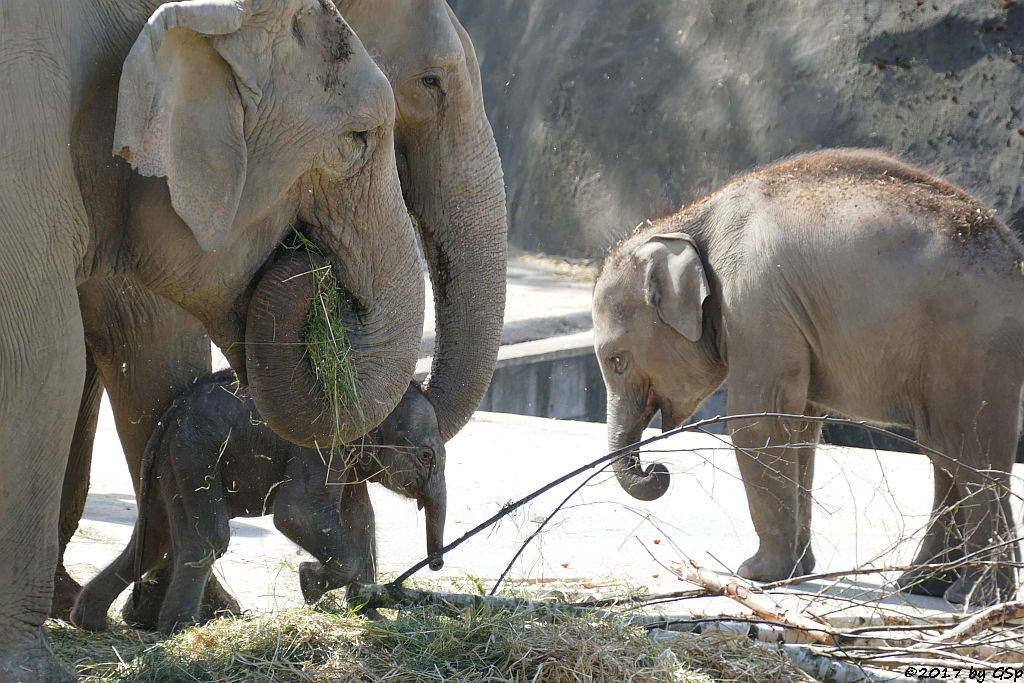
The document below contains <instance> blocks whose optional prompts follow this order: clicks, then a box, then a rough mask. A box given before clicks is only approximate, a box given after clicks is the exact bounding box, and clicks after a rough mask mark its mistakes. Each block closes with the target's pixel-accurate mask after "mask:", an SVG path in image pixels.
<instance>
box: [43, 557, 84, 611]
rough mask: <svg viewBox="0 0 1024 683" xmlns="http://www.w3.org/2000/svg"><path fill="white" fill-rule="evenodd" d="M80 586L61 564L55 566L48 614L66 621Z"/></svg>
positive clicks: (80, 588) (80, 590) (79, 591)
mask: <svg viewBox="0 0 1024 683" xmlns="http://www.w3.org/2000/svg"><path fill="white" fill-rule="evenodd" d="M81 592H82V586H81V584H79V583H78V582H77V581H75V580H74V579H73V578H71V575H70V574H68V570H67V569H65V568H64V565H63V564H60V565H58V566H57V571H56V573H54V575H53V602H52V603H50V616H51V617H53V618H55V619H64V620H65V621H67V620H68V619H69V618H70V616H71V608H72V607H74V605H75V600H77V599H78V595H79V593H81Z"/></svg>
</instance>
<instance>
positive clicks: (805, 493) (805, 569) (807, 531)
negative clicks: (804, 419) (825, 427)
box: [796, 407, 822, 574]
mask: <svg viewBox="0 0 1024 683" xmlns="http://www.w3.org/2000/svg"><path fill="white" fill-rule="evenodd" d="M805 414H807V415H817V413H816V412H814V411H812V409H811V408H810V407H808V408H807V409H806V411H805ZM821 427H822V424H821V423H820V422H808V423H807V426H806V429H805V431H804V440H803V442H802V443H801V444H800V445H799V446H798V447H797V475H798V476H797V482H798V484H799V487H800V488H799V491H798V493H797V503H798V504H799V514H798V516H797V536H796V547H797V552H798V553H799V557H800V568H799V573H800V574H810V573H811V572H812V571H814V564H815V560H814V550H813V549H812V547H811V513H812V511H813V505H814V499H813V497H812V492H813V490H814V453H815V448H816V447H817V445H818V443H819V442H820V440H821Z"/></svg>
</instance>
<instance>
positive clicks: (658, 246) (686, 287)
mask: <svg viewBox="0 0 1024 683" xmlns="http://www.w3.org/2000/svg"><path fill="white" fill-rule="evenodd" d="M637 258H639V259H640V262H641V263H642V264H643V267H644V273H645V274H644V297H645V299H646V301H647V303H648V304H649V305H651V306H653V307H654V308H655V309H657V311H658V317H659V318H661V320H662V321H663V322H664V323H666V324H667V325H670V326H671V327H672V328H673V329H674V330H676V331H677V332H678V333H679V334H681V335H683V336H684V337H686V338H687V339H689V340H690V341H698V340H699V339H700V338H701V334H702V331H703V326H704V315H703V305H704V300H705V299H706V298H707V297H708V294H709V288H708V280H707V275H706V274H705V273H704V263H703V261H701V258H700V252H699V251H698V250H697V244H696V243H695V242H694V241H693V238H691V237H690V236H689V235H687V234H686V233H682V232H674V233H666V234H662V235H655V236H654V237H651V238H650V239H649V240H648V241H647V242H646V243H644V244H643V245H642V246H641V247H640V248H639V249H637Z"/></svg>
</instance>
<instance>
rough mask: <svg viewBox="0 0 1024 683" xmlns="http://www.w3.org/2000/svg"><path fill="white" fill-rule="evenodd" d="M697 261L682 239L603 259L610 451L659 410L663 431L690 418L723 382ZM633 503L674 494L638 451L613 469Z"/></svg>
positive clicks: (649, 240) (647, 240)
mask: <svg viewBox="0 0 1024 683" xmlns="http://www.w3.org/2000/svg"><path fill="white" fill-rule="evenodd" d="M709 292H710V288H709V285H708V277H707V274H706V273H705V269H704V265H703V263H702V261H701V257H700V253H699V251H698V249H697V245H696V243H695V242H694V241H693V239H692V238H691V237H690V236H689V235H686V234H683V233H662V234H653V235H652V234H651V233H649V232H648V233H645V234H641V235H637V236H634V237H632V238H630V239H628V240H626V241H624V242H622V243H620V244H619V245H617V246H616V247H615V248H614V249H613V250H612V252H611V253H610V254H609V255H608V258H606V259H605V262H604V263H603V264H602V267H601V272H600V273H599V274H598V278H597V282H596V283H595V286H594V307H593V315H594V348H595V351H596V353H597V358H598V361H599V363H600V366H601V374H602V376H603V377H604V383H605V387H606V388H607V391H608V418H607V419H608V447H609V448H610V449H611V450H613V451H614V450H619V449H623V448H626V447H627V446H629V445H630V444H633V443H636V442H638V441H640V439H641V435H642V433H643V430H644V429H645V428H646V427H647V425H648V424H650V422H651V419H652V418H653V417H654V415H655V413H657V412H658V411H659V410H660V411H661V421H662V428H663V429H672V428H674V427H677V426H679V425H680V424H682V422H683V420H685V419H686V418H688V417H689V416H690V415H692V414H693V413H694V412H695V411H696V410H697V408H698V407H699V406H700V403H701V402H702V401H703V400H704V399H705V398H707V397H708V396H710V395H711V394H712V393H714V391H715V390H716V389H717V388H718V387H719V386H720V385H721V384H722V382H723V381H724V380H725V374H726V369H725V365H724V363H723V362H722V360H721V355H720V353H719V350H718V346H717V336H718V335H717V332H716V330H717V329H718V326H717V325H716V323H715V318H714V315H713V314H706V310H705V309H713V306H711V305H710V304H711V303H712V302H711V301H710V299H709ZM613 466H614V468H615V474H616V477H617V478H618V480H619V483H620V484H621V485H622V488H624V489H625V490H626V491H627V492H628V493H629V494H630V495H631V496H633V497H634V498H639V499H640V500H654V499H655V498H658V497H660V496H661V495H662V494H664V493H665V491H666V490H667V489H668V485H669V474H668V470H667V469H666V468H665V466H664V465H663V464H661V463H654V464H652V465H649V466H648V467H647V468H646V469H644V468H643V467H642V466H641V464H640V458H639V454H638V453H637V452H636V451H632V452H630V453H628V454H627V455H625V456H624V457H622V458H619V459H618V460H616V461H615V462H614V464H613Z"/></svg>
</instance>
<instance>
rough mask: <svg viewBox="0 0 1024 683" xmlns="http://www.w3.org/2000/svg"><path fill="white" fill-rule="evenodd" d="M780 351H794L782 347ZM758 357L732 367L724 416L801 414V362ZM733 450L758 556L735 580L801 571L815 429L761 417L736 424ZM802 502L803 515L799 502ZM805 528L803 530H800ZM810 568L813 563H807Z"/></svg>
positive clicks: (804, 370)
mask: <svg viewBox="0 0 1024 683" xmlns="http://www.w3.org/2000/svg"><path fill="white" fill-rule="evenodd" d="M781 348H791V349H792V348H800V347H799V346H782V347H781ZM762 356H763V354H758V353H750V354H749V355H746V356H744V354H742V353H740V354H739V357H741V358H742V357H747V358H751V359H758V361H759V362H758V363H757V364H756V365H750V366H747V367H743V366H742V365H739V364H738V366H734V367H733V368H730V374H729V378H728V383H729V387H730V390H729V395H728V398H727V410H728V413H729V414H730V415H742V414H753V413H761V412H765V411H768V412H776V413H787V414H796V415H800V414H803V412H804V411H805V410H807V382H808V377H809V366H808V363H807V361H806V359H800V358H798V357H792V358H778V359H772V360H771V361H768V360H766V359H764V358H763V357H762ZM730 429H731V431H732V441H733V447H734V448H735V451H736V457H737V460H738V462H739V469H740V476H741V477H742V479H743V488H744V490H745V492H746V495H747V506H748V508H749V510H750V519H751V521H752V522H753V525H754V531H755V532H756V533H757V537H758V540H759V546H758V549H757V552H756V553H755V554H754V555H753V556H752V557H750V558H748V559H747V560H746V561H744V562H743V563H742V564H741V565H740V568H739V574H740V576H742V577H744V578H747V579H754V580H757V581H775V580H779V579H785V578H788V577H790V576H793V575H794V574H798V573H800V572H802V571H803V568H804V560H805V559H806V557H807V556H806V554H805V553H806V551H807V549H808V548H809V543H810V537H809V527H810V510H811V504H810V491H809V488H808V490H806V491H804V492H801V490H800V489H801V486H800V485H801V483H802V481H803V480H804V479H805V478H806V479H807V483H808V484H809V483H810V481H809V480H810V477H811V476H813V467H812V466H811V464H810V463H811V462H812V461H813V458H814V448H815V445H816V440H817V435H818V434H820V428H818V427H817V426H816V425H814V424H813V423H809V422H808V421H806V420H799V419H780V418H772V417H759V418H752V419H746V420H734V421H733V422H732V423H731V425H730ZM802 501H804V502H806V505H805V506H804V508H805V510H804V511H803V512H802V511H801V502H802ZM803 525H806V526H807V530H806V532H805V531H802V528H801V527H802V526H803ZM811 563H812V564H813V559H812V560H811Z"/></svg>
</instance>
